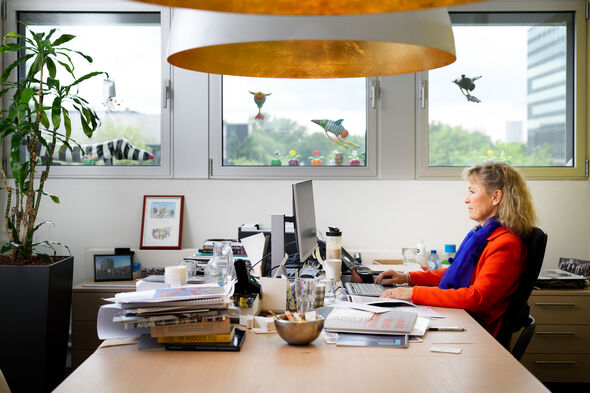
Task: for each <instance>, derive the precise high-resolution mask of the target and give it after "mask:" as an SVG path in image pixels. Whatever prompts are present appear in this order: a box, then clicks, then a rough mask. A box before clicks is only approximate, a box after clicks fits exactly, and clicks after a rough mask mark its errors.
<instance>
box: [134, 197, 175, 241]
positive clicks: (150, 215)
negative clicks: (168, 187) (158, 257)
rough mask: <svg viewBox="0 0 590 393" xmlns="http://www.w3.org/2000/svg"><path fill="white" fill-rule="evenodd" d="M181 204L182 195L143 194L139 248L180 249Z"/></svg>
mask: <svg viewBox="0 0 590 393" xmlns="http://www.w3.org/2000/svg"><path fill="white" fill-rule="evenodd" d="M183 204H184V196H183V195H144V197H143V217H142V219H141V241H140V246H139V248H141V249H144V250H145V249H147V250H149V249H152V250H166V249H169V250H178V249H180V247H181V240H182V208H183Z"/></svg>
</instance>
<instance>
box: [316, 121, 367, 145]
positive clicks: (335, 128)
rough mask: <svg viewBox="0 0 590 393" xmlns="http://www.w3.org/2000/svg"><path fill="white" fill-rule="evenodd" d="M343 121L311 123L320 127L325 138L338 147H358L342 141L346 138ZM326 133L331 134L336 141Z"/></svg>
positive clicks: (346, 133) (346, 132)
mask: <svg viewBox="0 0 590 393" xmlns="http://www.w3.org/2000/svg"><path fill="white" fill-rule="evenodd" d="M343 121H344V120H343V119H338V120H336V121H333V120H327V119H323V120H312V122H314V123H315V124H318V125H319V126H320V127H322V128H323V129H324V132H325V133H326V136H327V137H328V138H330V140H331V141H332V142H335V143H337V144H339V145H340V146H344V147H348V146H352V147H359V146H358V145H356V144H354V143H352V142H347V141H345V140H344V138H346V137H347V136H348V131H347V130H346V129H345V128H344V127H343V126H342V122H343ZM328 133H332V134H333V135H334V136H335V137H336V138H337V139H334V138H332V137H331V136H330V134H328Z"/></svg>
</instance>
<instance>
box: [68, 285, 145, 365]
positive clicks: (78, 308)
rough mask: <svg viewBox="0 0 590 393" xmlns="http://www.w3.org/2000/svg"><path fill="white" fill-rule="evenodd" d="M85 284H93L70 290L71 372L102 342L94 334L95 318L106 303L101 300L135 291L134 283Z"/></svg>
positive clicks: (78, 286)
mask: <svg viewBox="0 0 590 393" xmlns="http://www.w3.org/2000/svg"><path fill="white" fill-rule="evenodd" d="M85 284H91V285H92V284H94V283H92V282H86V283H83V284H79V285H77V286H75V287H74V288H73V290H72V370H74V369H75V368H76V367H78V366H79V365H80V364H81V363H82V362H83V361H84V360H86V358H88V357H89V356H90V355H92V353H93V352H94V350H96V348H98V346H99V345H100V343H101V342H102V340H99V339H98V335H97V334H96V317H97V315H98V309H99V308H100V306H102V305H103V304H106V303H108V302H106V301H104V300H103V299H105V298H109V297H113V296H115V294H116V293H117V292H129V291H135V281H119V282H117V283H104V284H100V285H101V286H99V287H94V286H92V287H89V286H84V285H85ZM117 285H118V286H117ZM122 285H132V286H131V287H122Z"/></svg>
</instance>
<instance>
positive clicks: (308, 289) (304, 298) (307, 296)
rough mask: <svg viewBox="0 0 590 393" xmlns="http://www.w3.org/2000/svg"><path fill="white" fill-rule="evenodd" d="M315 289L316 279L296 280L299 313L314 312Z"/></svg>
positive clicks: (296, 298)
mask: <svg viewBox="0 0 590 393" xmlns="http://www.w3.org/2000/svg"><path fill="white" fill-rule="evenodd" d="M315 288H316V280H315V278H297V279H296V280H295V300H296V302H297V312H298V313H306V312H308V311H311V310H313V302H314V301H315Z"/></svg>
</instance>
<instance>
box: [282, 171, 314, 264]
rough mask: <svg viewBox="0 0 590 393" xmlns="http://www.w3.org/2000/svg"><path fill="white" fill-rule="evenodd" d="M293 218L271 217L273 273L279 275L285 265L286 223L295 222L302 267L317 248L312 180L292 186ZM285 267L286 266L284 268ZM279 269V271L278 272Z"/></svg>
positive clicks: (297, 262) (296, 239) (298, 262)
mask: <svg viewBox="0 0 590 393" xmlns="http://www.w3.org/2000/svg"><path fill="white" fill-rule="evenodd" d="M292 191H293V192H292V200H293V216H285V215H284V214H273V215H272V217H271V269H270V271H271V272H275V274H279V273H280V271H281V265H284V264H285V258H284V255H285V222H293V224H294V232H295V233H294V234H295V242H296V243H297V252H298V253H299V258H298V261H295V263H296V264H297V265H298V266H299V267H300V266H301V265H303V264H304V263H305V262H306V261H307V259H308V258H309V257H310V256H311V254H312V253H313V250H314V249H315V247H316V246H317V234H316V224H315V208H314V202H313V186H312V183H311V180H306V181H302V182H299V183H295V184H293V186H292ZM292 262H294V261H292ZM283 267H284V266H283ZM277 269H278V270H277Z"/></svg>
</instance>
